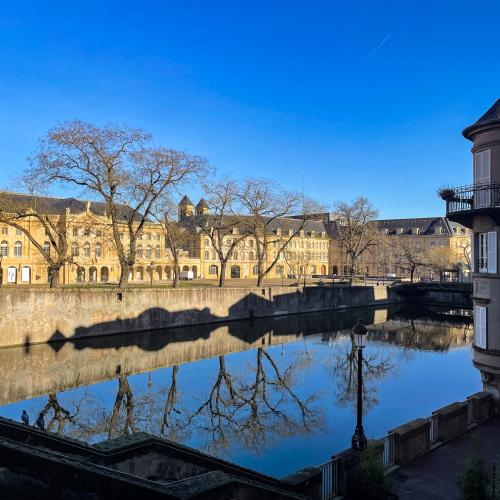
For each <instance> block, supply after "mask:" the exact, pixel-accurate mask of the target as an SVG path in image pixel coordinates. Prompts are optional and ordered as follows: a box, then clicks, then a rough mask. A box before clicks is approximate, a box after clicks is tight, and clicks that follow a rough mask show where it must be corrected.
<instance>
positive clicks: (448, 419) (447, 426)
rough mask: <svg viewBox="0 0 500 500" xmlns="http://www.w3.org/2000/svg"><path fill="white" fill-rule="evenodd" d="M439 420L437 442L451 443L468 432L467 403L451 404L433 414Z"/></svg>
mask: <svg viewBox="0 0 500 500" xmlns="http://www.w3.org/2000/svg"><path fill="white" fill-rule="evenodd" d="M432 416H433V418H436V419H437V422H438V423H437V440H438V441H441V442H445V441H450V440H452V439H455V438H457V437H458V436H461V435H462V434H464V433H465V432H466V431H467V427H468V417H467V403H458V402H457V403H451V404H449V405H447V406H444V407H443V408H440V409H439V410H436V411H433V412H432Z"/></svg>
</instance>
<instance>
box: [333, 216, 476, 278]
mask: <svg viewBox="0 0 500 500" xmlns="http://www.w3.org/2000/svg"><path fill="white" fill-rule="evenodd" d="M328 227H329V234H330V252H329V253H330V272H331V273H332V274H337V275H346V274H348V271H349V261H348V259H347V256H346V254H345V251H343V249H342V245H340V243H339V240H338V231H339V226H338V225H337V223H336V222H335V221H334V220H331V221H330V223H329V224H328ZM340 230H341V228H340ZM470 235H471V233H470V230H469V229H467V228H466V227H464V226H462V225H460V224H458V223H455V222H452V221H450V220H448V219H447V218H445V217H426V218H413V219H387V220H378V221H375V222H374V223H373V232H372V234H371V238H373V239H374V240H375V241H376V243H377V244H376V245H375V246H373V247H371V248H370V249H369V250H368V251H367V252H366V253H365V254H364V255H363V256H362V258H361V259H360V260H359V263H358V269H356V273H357V274H360V275H368V276H383V275H387V274H394V275H396V276H400V277H403V278H409V276H410V271H409V269H408V267H409V266H408V259H407V258H405V252H406V253H409V254H410V255H412V256H413V258H414V259H415V260H417V261H419V262H421V263H422V264H423V265H419V266H418V268H417V269H416V270H415V276H414V277H415V278H416V279H438V278H439V275H440V273H445V275H446V277H447V278H451V277H452V275H454V277H459V279H461V280H463V279H466V280H467V279H468V275H469V272H470V260H471V250H470V248H471V247H470Z"/></svg>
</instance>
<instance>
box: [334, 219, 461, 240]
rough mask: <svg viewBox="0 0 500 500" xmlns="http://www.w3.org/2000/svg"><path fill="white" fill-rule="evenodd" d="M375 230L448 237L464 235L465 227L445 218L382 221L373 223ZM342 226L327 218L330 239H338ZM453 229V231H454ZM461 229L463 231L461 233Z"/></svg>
mask: <svg viewBox="0 0 500 500" xmlns="http://www.w3.org/2000/svg"><path fill="white" fill-rule="evenodd" d="M373 224H375V225H376V227H377V229H378V230H379V231H381V232H386V234H388V235H401V234H403V235H404V234H417V229H418V234H420V235H432V234H436V235H439V234H442V235H447V236H450V235H452V234H465V227H464V226H462V225H461V224H458V223H456V222H452V221H450V220H448V219H447V218H446V217H418V218H413V219H382V220H377V221H374V222H373ZM341 228H342V226H341V225H339V224H338V223H337V221H335V220H334V219H333V217H330V218H329V222H328V224H327V229H328V234H329V235H330V236H331V237H332V238H335V237H338V235H339V231H341V230H342V229H341ZM454 228H455V230H454ZM462 229H463V230H464V231H462Z"/></svg>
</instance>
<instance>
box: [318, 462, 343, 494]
mask: <svg viewBox="0 0 500 500" xmlns="http://www.w3.org/2000/svg"><path fill="white" fill-rule="evenodd" d="M338 465H339V459H338V458H334V459H332V460H330V461H329V462H326V463H325V464H322V465H320V466H319V468H320V470H321V500H330V499H332V498H335V497H336V496H337V495H338V491H339V477H338V476H339V467H338Z"/></svg>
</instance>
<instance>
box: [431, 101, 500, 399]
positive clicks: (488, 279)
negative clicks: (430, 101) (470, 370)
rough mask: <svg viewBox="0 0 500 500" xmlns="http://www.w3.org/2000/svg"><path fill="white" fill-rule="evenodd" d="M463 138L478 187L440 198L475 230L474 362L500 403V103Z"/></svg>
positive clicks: (446, 192) (455, 217)
mask: <svg viewBox="0 0 500 500" xmlns="http://www.w3.org/2000/svg"><path fill="white" fill-rule="evenodd" d="M463 135H464V137H465V138H466V139H468V140H470V141H471V142H472V157H473V183H472V184H471V185H469V186H463V187H458V188H447V189H443V190H441V193H440V194H441V197H442V198H443V199H444V200H445V201H446V215H447V217H448V218H449V219H450V220H452V221H455V222H458V223H460V224H463V225H464V226H466V227H468V228H470V229H472V255H473V258H472V281H473V301H474V323H475V324H474V327H475V339H474V355H473V361H474V365H475V366H476V368H478V369H479V370H480V371H481V376H482V379H483V384H484V388H485V390H487V391H489V392H491V393H493V395H494V397H495V398H497V399H500V270H499V269H498V241H499V238H498V233H499V231H500V99H498V100H497V101H496V102H495V103H494V104H493V106H491V108H490V109H488V111H487V112H486V113H485V114H484V115H483V116H481V118H479V120H477V121H476V122H475V123H474V124H472V125H470V126H469V127H467V128H466V129H465V130H464V131H463Z"/></svg>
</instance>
